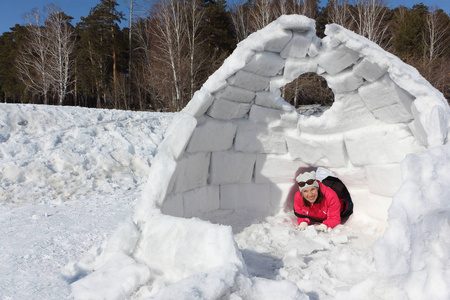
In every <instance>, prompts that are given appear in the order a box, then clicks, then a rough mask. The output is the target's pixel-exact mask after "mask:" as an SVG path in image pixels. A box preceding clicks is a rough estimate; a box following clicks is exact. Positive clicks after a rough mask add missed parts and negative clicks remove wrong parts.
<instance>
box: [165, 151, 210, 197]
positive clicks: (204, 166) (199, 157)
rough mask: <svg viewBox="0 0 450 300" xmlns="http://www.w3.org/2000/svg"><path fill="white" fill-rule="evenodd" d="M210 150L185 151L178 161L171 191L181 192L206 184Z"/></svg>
mask: <svg viewBox="0 0 450 300" xmlns="http://www.w3.org/2000/svg"><path fill="white" fill-rule="evenodd" d="M210 157H211V152H197V153H193V154H188V153H186V154H185V155H184V156H183V158H182V159H181V160H180V161H179V162H178V165H177V170H176V174H177V175H176V181H175V185H174V189H173V191H174V192H175V193H181V192H184V191H188V190H193V189H195V188H198V187H201V186H204V185H206V181H207V179H208V171H209V162H210Z"/></svg>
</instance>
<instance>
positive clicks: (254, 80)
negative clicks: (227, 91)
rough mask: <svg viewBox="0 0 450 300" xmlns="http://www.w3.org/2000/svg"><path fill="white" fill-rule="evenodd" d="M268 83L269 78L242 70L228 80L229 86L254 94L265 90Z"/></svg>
mask: <svg viewBox="0 0 450 300" xmlns="http://www.w3.org/2000/svg"><path fill="white" fill-rule="evenodd" d="M269 81H270V78H269V77H265V76H261V75H258V74H255V73H250V72H247V71H242V70H240V71H237V73H236V75H235V76H233V77H230V78H229V79H228V83H229V84H231V85H233V86H237V87H240V88H243V89H247V90H250V91H254V92H258V91H262V90H265V89H267V87H268V86H269Z"/></svg>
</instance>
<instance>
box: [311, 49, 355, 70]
mask: <svg viewBox="0 0 450 300" xmlns="http://www.w3.org/2000/svg"><path fill="white" fill-rule="evenodd" d="M358 59H359V53H358V52H356V51H354V50H352V49H349V48H347V47H345V46H344V45H339V46H337V47H336V48H334V49H332V50H329V51H327V52H324V51H322V52H321V53H320V54H319V55H318V56H317V61H318V63H319V66H320V67H322V68H323V69H324V70H325V71H326V72H327V73H328V74H330V75H334V74H337V73H339V72H340V71H342V70H344V69H346V68H348V67H349V66H350V65H351V64H353V63H355V62H356V61H357V60H358Z"/></svg>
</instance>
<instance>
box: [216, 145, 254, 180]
mask: <svg viewBox="0 0 450 300" xmlns="http://www.w3.org/2000/svg"><path fill="white" fill-rule="evenodd" d="M255 161H256V155H255V154H248V153H242V152H232V151H222V152H213V153H212V157H211V169H210V177H209V183H210V184H230V183H245V182H250V181H251V180H252V176H253V169H254V165H255Z"/></svg>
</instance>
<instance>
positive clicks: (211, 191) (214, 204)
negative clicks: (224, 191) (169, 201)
mask: <svg viewBox="0 0 450 300" xmlns="http://www.w3.org/2000/svg"><path fill="white" fill-rule="evenodd" d="M183 207H184V217H186V218H191V217H195V216H199V215H201V214H202V213H206V212H210V211H214V210H217V209H219V207H220V197H219V186H205V187H201V188H198V189H195V190H192V191H189V192H187V193H183Z"/></svg>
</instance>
